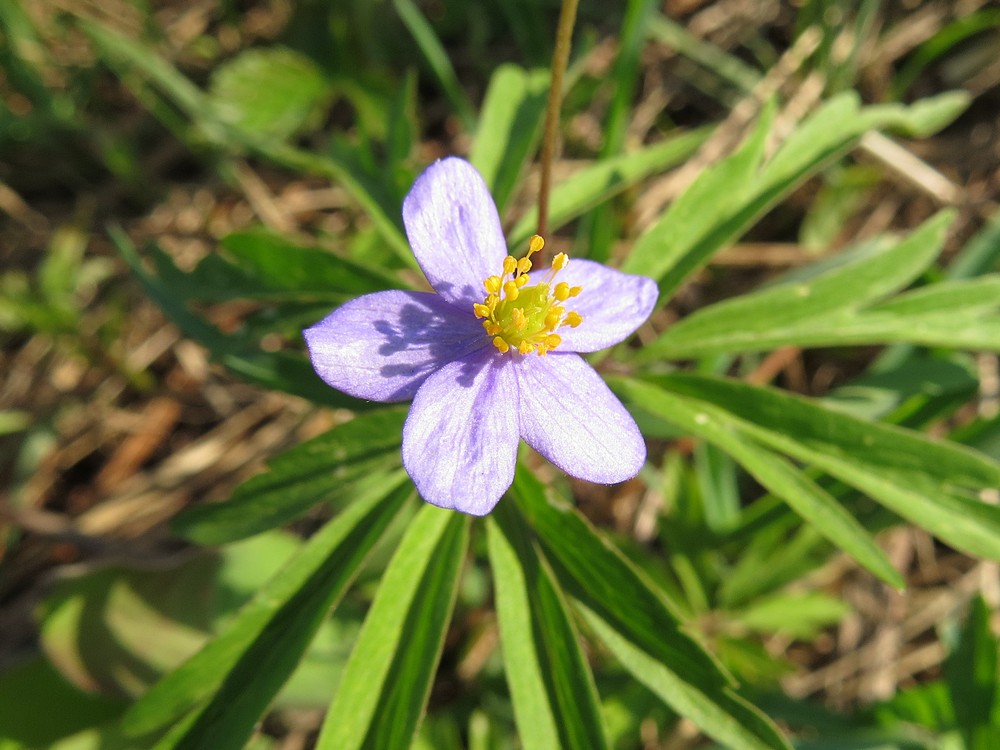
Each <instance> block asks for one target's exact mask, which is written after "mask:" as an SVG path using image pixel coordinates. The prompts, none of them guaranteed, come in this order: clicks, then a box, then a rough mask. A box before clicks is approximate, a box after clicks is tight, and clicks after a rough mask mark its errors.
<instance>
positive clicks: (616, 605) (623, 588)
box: [513, 467, 730, 686]
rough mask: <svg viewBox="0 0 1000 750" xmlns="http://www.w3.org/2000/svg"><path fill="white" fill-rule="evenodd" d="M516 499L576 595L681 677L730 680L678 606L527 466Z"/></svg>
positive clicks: (710, 682) (707, 682)
mask: <svg viewBox="0 0 1000 750" xmlns="http://www.w3.org/2000/svg"><path fill="white" fill-rule="evenodd" d="M513 495H514V499H515V501H516V502H517V504H518V507H520V508H521V510H522V512H523V513H524V515H525V517H526V518H527V519H528V521H529V522H530V523H531V527H532V529H533V530H534V532H535V534H536V535H537V536H538V541H539V543H540V544H541V545H542V549H543V550H544V551H545V554H546V557H547V558H548V559H549V560H550V561H551V564H552V566H553V569H554V570H555V572H556V574H557V576H558V578H559V581H560V583H561V584H562V585H563V587H564V588H565V589H566V590H567V592H568V593H569V594H570V595H571V596H573V597H574V598H575V599H577V600H580V601H582V602H584V603H585V604H587V605H588V606H589V607H590V608H591V609H592V610H594V611H596V612H599V613H600V614H601V616H602V617H604V618H605V619H607V620H609V621H610V622H611V623H612V624H613V625H614V627H615V628H616V629H618V630H620V631H622V632H623V633H627V634H628V637H629V638H630V639H631V640H633V641H635V642H636V643H638V644H640V645H641V647H642V648H643V649H645V650H646V651H648V652H649V653H650V654H652V655H653V656H654V657H656V659H657V660H659V661H661V662H663V663H664V664H666V665H667V666H668V667H669V668H670V669H671V670H673V671H675V672H677V673H678V674H679V675H680V677H681V679H683V680H686V681H688V682H692V683H695V684H698V685H703V686H722V685H727V684H729V683H730V678H729V676H728V675H726V674H725V673H723V671H722V670H721V668H720V667H719V665H718V663H717V662H716V661H715V660H714V659H713V658H712V657H711V656H710V655H709V654H708V653H707V652H706V651H705V650H704V649H702V648H701V646H700V645H699V644H698V643H697V642H696V641H694V640H693V639H692V638H691V637H690V636H689V635H687V634H686V633H685V632H684V630H683V626H682V624H681V622H680V620H679V619H678V617H677V615H676V614H675V612H676V609H677V608H676V607H675V606H674V605H672V604H671V602H670V601H669V600H668V599H666V598H665V595H664V592H663V591H662V590H660V589H657V588H655V587H654V585H653V584H652V583H650V582H649V580H648V579H646V577H645V576H644V575H643V574H642V573H641V572H640V571H639V570H638V569H636V568H635V566H633V565H632V563H630V562H629V561H628V559H627V558H626V557H625V556H624V555H623V554H622V553H621V552H620V551H619V550H618V549H616V548H615V547H614V546H613V545H612V544H611V543H610V542H609V541H608V540H607V539H606V538H604V537H603V536H602V535H601V534H600V532H599V531H598V530H597V529H595V528H594V527H593V526H592V525H591V524H590V522H589V521H587V519H586V518H585V517H584V516H583V515H582V514H581V513H580V512H579V511H576V510H574V509H571V508H569V507H568V506H566V505H564V504H561V503H560V504H556V503H554V502H551V501H550V500H548V499H547V498H546V494H545V487H544V485H542V483H541V482H539V481H538V479H537V478H536V477H535V476H534V475H533V474H531V473H530V472H529V471H527V470H526V469H524V468H523V467H518V470H517V473H516V474H515V476H514V485H513Z"/></svg>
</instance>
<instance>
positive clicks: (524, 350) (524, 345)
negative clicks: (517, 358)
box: [494, 340, 535, 354]
mask: <svg viewBox="0 0 1000 750" xmlns="http://www.w3.org/2000/svg"><path fill="white" fill-rule="evenodd" d="M494 343H496V341H495V340H494ZM517 350H518V351H519V352H521V354H531V353H532V352H533V351H535V347H534V346H532V345H531V344H529V343H528V342H527V341H522V342H521V343H520V344H518V345H517Z"/></svg>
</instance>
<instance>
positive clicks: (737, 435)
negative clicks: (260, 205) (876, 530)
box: [615, 381, 904, 588]
mask: <svg viewBox="0 0 1000 750" xmlns="http://www.w3.org/2000/svg"><path fill="white" fill-rule="evenodd" d="M615 385H616V388H617V389H618V390H619V392H621V393H623V394H624V395H625V396H626V397H627V398H628V399H629V400H630V401H632V402H634V403H636V404H639V405H641V407H642V408H643V409H646V410H648V411H650V412H652V413H653V414H656V415H657V416H659V417H661V418H663V419H667V420H669V421H671V422H673V423H674V424H677V425H680V426H682V427H684V428H685V429H686V430H687V431H689V432H690V433H691V434H693V435H697V436H698V437H701V438H703V439H704V440H707V441H709V442H711V443H713V444H714V445H717V446H719V447H720V448H722V449H723V450H724V451H726V452H727V453H729V454H730V455H731V456H732V457H733V458H735V459H736V460H737V461H739V462H740V463H741V464H742V465H743V467H744V468H745V469H746V470H747V471H748V472H750V474H751V475H752V476H753V477H754V478H755V479H756V480H757V481H758V482H760V483H761V484H762V485H763V486H764V487H765V488H767V489H768V490H769V491H771V492H772V493H774V494H775V495H777V496H778V497H780V498H781V499H782V500H784V501H785V502H786V503H788V505H789V506H791V507H792V508H793V509H794V510H795V512H796V513H798V514H799V515H800V516H802V517H803V518H804V519H805V520H806V521H808V522H809V523H811V524H813V526H814V527H815V528H816V530H817V531H818V532H819V533H821V534H822V535H823V536H825V537H826V538H827V539H829V540H830V541H831V542H833V543H834V544H835V545H837V546H838V547H840V548H841V549H843V550H844V551H845V552H847V553H848V554H850V555H851V556H852V557H853V558H854V559H855V560H857V561H858V562H859V563H860V564H861V565H863V566H864V567H866V568H868V569H869V570H870V571H871V572H872V573H874V574H875V575H877V576H878V577H879V578H881V579H882V580H883V581H886V582H887V583H889V584H891V585H893V586H895V587H896V588H902V587H903V585H904V584H903V579H902V577H901V576H900V575H899V573H898V572H897V571H896V570H895V569H894V568H893V567H892V564H891V563H890V562H889V560H888V558H886V556H885V554H884V553H883V552H882V550H881V549H879V547H878V545H876V544H875V542H874V540H873V539H872V538H871V537H870V536H869V534H868V532H867V531H866V530H865V528H864V527H863V526H862V525H861V524H860V523H858V521H857V520H855V518H854V517H853V516H852V515H851V514H850V513H848V512H847V511H846V510H845V509H844V507H843V506H842V505H841V504H840V503H838V502H837V500H836V499H835V498H834V497H833V496H831V495H830V494H829V493H828V492H826V491H825V490H823V489H822V488H821V487H820V486H819V485H817V484H816V483H815V482H813V481H812V480H811V479H809V477H807V476H806V475H805V474H804V473H803V472H801V471H800V470H798V469H797V468H795V466H794V465H792V464H791V463H790V462H789V461H787V460H786V459H784V458H782V457H781V456H778V455H775V454H774V453H772V452H771V451H769V450H767V449H766V448H762V447H761V446H760V445H759V444H757V442H756V441H754V440H752V439H749V438H747V437H746V436H744V435H742V434H741V431H740V429H739V424H738V421H737V420H736V419H735V418H729V419H727V418H726V415H724V414H719V413H718V412H717V411H716V412H713V413H706V411H705V410H704V409H703V408H702V405H701V404H699V403H697V402H692V401H690V400H688V399H685V398H683V397H679V396H677V395H675V394H673V393H669V392H667V391H664V390H662V389H660V388H657V387H656V386H654V385H650V384H648V383H643V382H640V381H616V384H615Z"/></svg>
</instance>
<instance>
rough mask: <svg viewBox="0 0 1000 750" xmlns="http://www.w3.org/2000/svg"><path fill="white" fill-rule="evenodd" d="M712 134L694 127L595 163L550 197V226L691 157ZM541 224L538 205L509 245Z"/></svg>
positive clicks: (524, 241) (511, 236)
mask: <svg viewBox="0 0 1000 750" xmlns="http://www.w3.org/2000/svg"><path fill="white" fill-rule="evenodd" d="M707 136H708V130H707V129H700V130H693V131H691V132H689V133H684V134H682V135H678V136H674V137H673V138H670V139H668V140H665V141H663V142H662V143H657V144H655V145H652V146H647V147H645V148H643V149H641V150H639V151H636V152H635V153H631V154H623V155H622V156H616V157H613V158H611V159H606V160H604V161H599V162H595V163H593V164H591V165H589V166H587V167H584V168H583V169H581V170H580V171H579V172H576V173H575V174H573V175H572V176H570V177H569V178H567V179H566V180H565V181H563V182H562V183H560V184H558V185H555V186H554V187H553V189H552V195H551V197H550V200H549V229H550V231H555V230H556V229H558V228H559V227H561V226H563V225H565V224H567V223H569V222H570V221H572V220H573V219H575V218H577V217H579V216H580V215H581V214H583V213H585V212H586V211H587V210H589V209H590V208H593V207H594V206H596V205H598V204H600V203H601V202H603V201H606V200H607V199H608V198H610V197H611V196H613V195H616V194H618V193H620V192H621V191H622V190H625V189H626V188H628V187H629V186H631V185H634V184H635V183H637V182H639V181H640V180H643V179H645V178H646V177H648V176H650V175H651V174H655V173H656V172H658V171H660V170H663V169H666V168H667V167H669V166H672V165H674V164H677V163H679V162H681V161H683V160H684V159H685V158H687V157H688V156H689V155H690V154H691V153H693V152H694V150H695V149H696V148H698V146H700V145H701V143H702V142H703V141H704V140H705V138H706V137H707ZM537 226H538V208H537V206H536V207H534V208H532V209H531V210H530V211H529V212H528V213H527V214H525V215H524V216H523V217H521V219H520V220H519V221H518V222H517V224H515V225H514V227H513V229H511V230H510V232H509V233H508V239H507V241H508V244H509V246H510V247H512V248H520V247H522V246H524V245H526V244H527V242H528V238H529V237H530V236H531V235H532V233H534V231H535V228H536V227H537Z"/></svg>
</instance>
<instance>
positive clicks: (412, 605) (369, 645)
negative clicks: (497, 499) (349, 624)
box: [317, 505, 470, 750]
mask: <svg viewBox="0 0 1000 750" xmlns="http://www.w3.org/2000/svg"><path fill="white" fill-rule="evenodd" d="M469 522H470V519H469V517H468V516H465V515H462V514H461V513H454V512H451V511H447V510H441V509H440V508H435V507H434V506H432V505H425V506H424V507H423V508H421V510H420V512H419V513H418V514H417V516H416V517H415V518H414V520H413V522H412V523H411V524H410V527H409V528H408V529H407V531H406V535H405V536H404V537H403V540H402V541H401V542H400V544H399V547H398V548H397V550H396V553H395V555H393V558H392V561H391V562H390V564H389V568H388V569H387V570H386V572H385V575H384V576H383V578H382V583H381V585H380V586H379V589H378V592H377V593H376V595H375V601H374V602H373V603H372V606H371V609H370V610H369V611H368V615H367V617H366V618H365V624H364V626H363V628H362V630H361V634H360V635H359V636H358V641H357V643H356V644H355V646H354V650H353V651H352V653H351V658H350V660H349V661H348V663H347V668H346V669H345V671H344V676H343V678H342V679H341V682H340V686H339V688H338V690H337V694H336V696H335V697H334V699H333V703H332V704H331V706H330V710H329V711H328V713H327V715H326V719H325V720H324V722H323V728H322V730H321V731H320V736H319V740H318V742H317V748H319V750H334V749H335V750H352V749H354V748H362V747H365V748H386V749H387V750H393V749H394V748H400V747H409V745H410V742H411V741H412V740H413V736H414V734H415V732H416V730H417V727H418V725H419V722H420V719H421V718H422V715H423V712H424V709H425V707H426V704H427V698H428V696H429V695H430V688H431V683H432V681H433V678H434V672H435V670H436V669H437V665H438V659H439V658H440V656H441V649H442V647H443V645H444V635H445V631H446V630H447V627H448V623H449V621H450V619H451V611H452V607H453V606H454V604H455V594H456V592H457V588H458V580H459V573H460V572H461V568H462V562H463V560H464V559H465V555H466V551H467V546H468V538H469Z"/></svg>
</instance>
